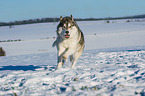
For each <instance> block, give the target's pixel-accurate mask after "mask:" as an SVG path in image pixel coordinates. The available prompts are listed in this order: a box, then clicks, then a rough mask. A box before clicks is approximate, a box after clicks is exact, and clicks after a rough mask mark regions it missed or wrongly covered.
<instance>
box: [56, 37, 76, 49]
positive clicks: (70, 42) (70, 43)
mask: <svg viewBox="0 0 145 96" xmlns="http://www.w3.org/2000/svg"><path fill="white" fill-rule="evenodd" d="M77 44H78V41H77V38H75V37H74V38H69V39H65V40H63V41H61V42H60V43H59V46H62V47H64V48H76V47H77Z"/></svg>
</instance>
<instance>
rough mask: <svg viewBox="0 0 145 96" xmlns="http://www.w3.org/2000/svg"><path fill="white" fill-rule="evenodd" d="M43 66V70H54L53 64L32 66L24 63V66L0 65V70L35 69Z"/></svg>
mask: <svg viewBox="0 0 145 96" xmlns="http://www.w3.org/2000/svg"><path fill="white" fill-rule="evenodd" d="M39 68H44V70H49V71H53V70H55V66H49V67H47V66H46V65H43V66H34V65H26V66H19V65H18V66H13V65H9V66H0V71H5V70H10V71H35V70H36V69H39Z"/></svg>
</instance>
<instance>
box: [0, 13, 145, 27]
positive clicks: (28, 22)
mask: <svg viewBox="0 0 145 96" xmlns="http://www.w3.org/2000/svg"><path fill="white" fill-rule="evenodd" d="M134 18H145V15H136V16H128V17H116V18H111V17H109V18H85V19H82V18H75V20H76V21H97V20H116V19H134ZM59 20H60V19H59V18H41V19H29V20H22V21H14V22H0V26H10V27H12V26H13V25H23V24H33V23H45V22H58V21H59Z"/></svg>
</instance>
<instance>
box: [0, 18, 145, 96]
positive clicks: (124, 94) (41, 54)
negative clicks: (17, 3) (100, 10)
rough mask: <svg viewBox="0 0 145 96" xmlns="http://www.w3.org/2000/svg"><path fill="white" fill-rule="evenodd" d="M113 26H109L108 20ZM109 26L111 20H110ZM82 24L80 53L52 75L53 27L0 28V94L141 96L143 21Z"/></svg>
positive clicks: (144, 75) (144, 85) (144, 60)
mask: <svg viewBox="0 0 145 96" xmlns="http://www.w3.org/2000/svg"><path fill="white" fill-rule="evenodd" d="M110 22H113V21H110ZM114 22H115V21H114ZM116 22H117V23H109V24H107V23H105V21H82V22H78V25H79V26H80V28H81V29H82V31H83V32H84V35H85V50H84V52H83V54H82V56H81V57H80V58H79V60H78V62H77V64H76V66H75V68H73V69H70V66H71V63H70V62H68V63H67V64H64V66H63V68H60V69H58V70H55V67H56V60H57V56H56V55H57V53H56V48H53V47H52V43H53V41H55V38H54V37H55V36H56V33H55V30H56V26H57V24H58V23H42V24H31V25H20V26H14V28H8V27H0V41H3V40H17V39H21V40H22V41H17V42H0V47H3V49H4V50H5V51H6V55H7V56H5V57H0V95H2V96H9V95H10V96H11V95H14V94H17V95H18V96H44V95H47V96H51V95H52V96H57V95H60V96H72V95H73V96H75V95H77V96H78V95H81V96H84V95H87V96H94V95H101V96H134V95H137V96H145V91H144V90H145V82H144V81H145V66H144V65H145V43H144V41H145V27H144V25H145V22H129V23H127V22H126V20H116Z"/></svg>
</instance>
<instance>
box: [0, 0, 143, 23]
mask: <svg viewBox="0 0 145 96" xmlns="http://www.w3.org/2000/svg"><path fill="white" fill-rule="evenodd" d="M70 14H72V15H73V16H74V17H75V18H104V17H120V16H131V15H138V14H145V0H0V22H10V21H16V20H26V19H34V18H45V17H60V16H61V15H62V16H68V15H70Z"/></svg>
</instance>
